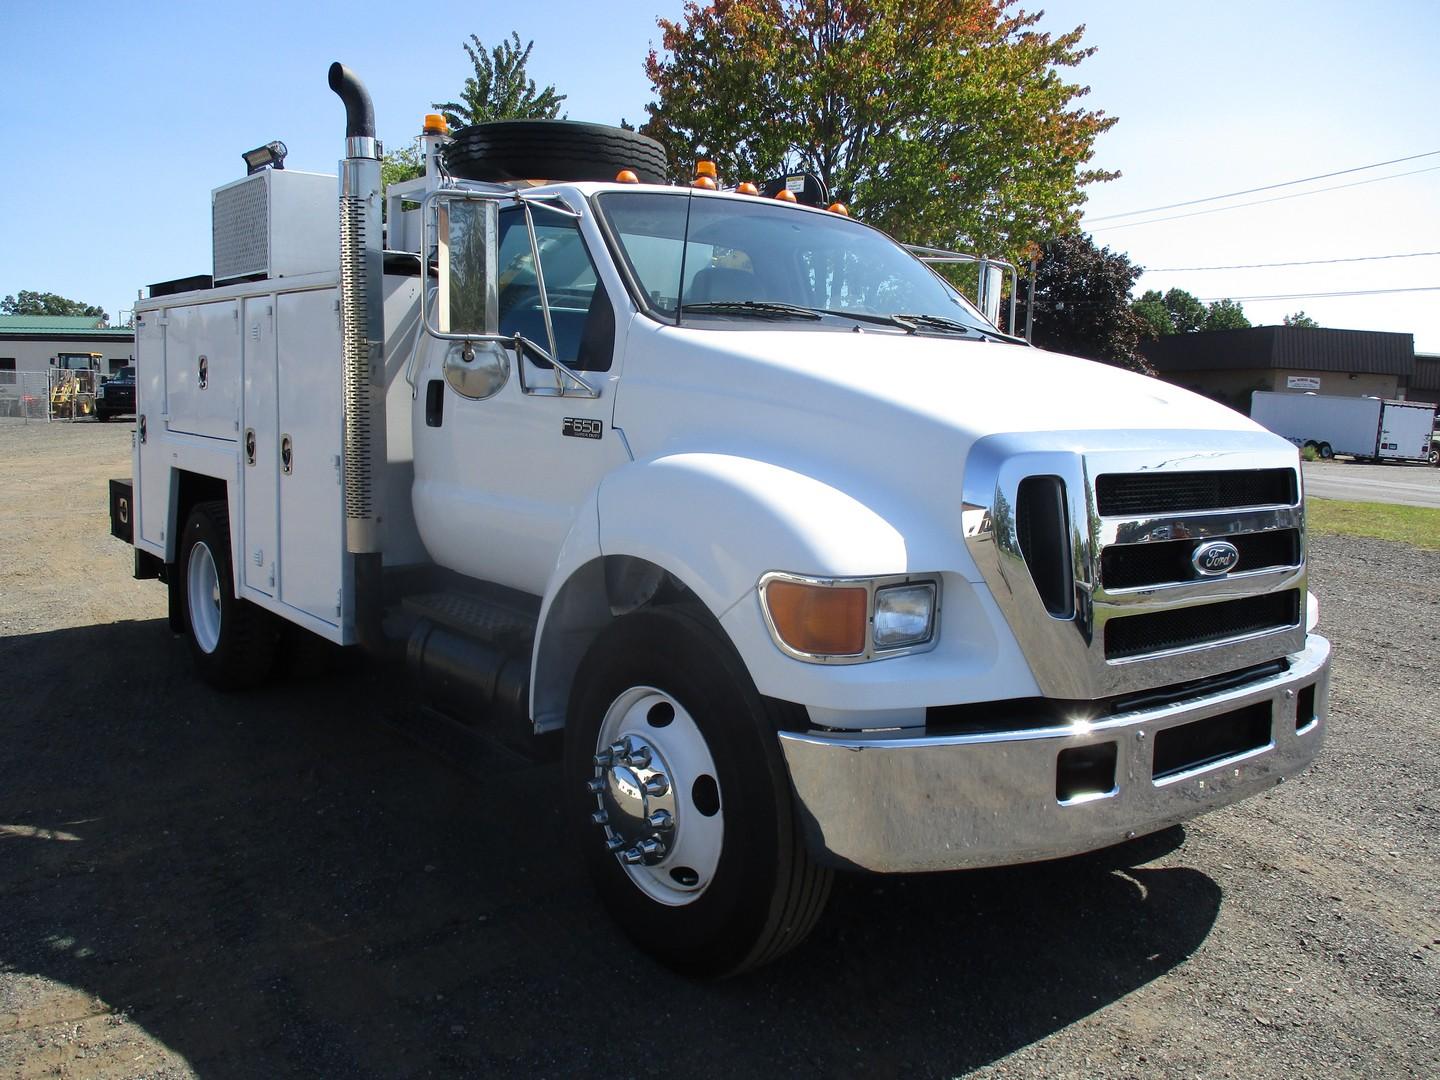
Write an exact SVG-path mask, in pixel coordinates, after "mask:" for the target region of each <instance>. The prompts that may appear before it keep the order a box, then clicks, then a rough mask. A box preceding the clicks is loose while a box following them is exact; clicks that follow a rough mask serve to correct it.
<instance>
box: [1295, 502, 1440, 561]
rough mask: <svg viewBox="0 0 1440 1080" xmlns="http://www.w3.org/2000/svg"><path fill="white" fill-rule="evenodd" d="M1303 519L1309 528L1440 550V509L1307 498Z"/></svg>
mask: <svg viewBox="0 0 1440 1080" xmlns="http://www.w3.org/2000/svg"><path fill="white" fill-rule="evenodd" d="M1305 520H1306V523H1307V524H1308V526H1309V528H1310V531H1311V532H1318V533H1343V534H1345V535H1347V536H1373V537H1374V538H1375V539H1377V540H1398V541H1400V542H1402V543H1406V544H1413V545H1415V546H1416V547H1420V548H1429V549H1430V550H1432V551H1440V510H1435V509H1431V508H1429V507H1424V506H1396V505H1395V504H1393V503H1373V502H1346V501H1342V500H1340V499H1316V498H1307V499H1306V500H1305Z"/></svg>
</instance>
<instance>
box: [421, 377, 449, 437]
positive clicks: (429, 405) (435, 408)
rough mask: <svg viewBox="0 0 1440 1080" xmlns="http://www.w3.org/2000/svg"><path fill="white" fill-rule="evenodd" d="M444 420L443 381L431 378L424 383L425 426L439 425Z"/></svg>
mask: <svg viewBox="0 0 1440 1080" xmlns="http://www.w3.org/2000/svg"><path fill="white" fill-rule="evenodd" d="M444 422H445V383H444V381H443V380H441V379H431V380H430V381H429V382H428V383H426V384H425V426H426V427H439V426H440V425H441V424H442V423H444Z"/></svg>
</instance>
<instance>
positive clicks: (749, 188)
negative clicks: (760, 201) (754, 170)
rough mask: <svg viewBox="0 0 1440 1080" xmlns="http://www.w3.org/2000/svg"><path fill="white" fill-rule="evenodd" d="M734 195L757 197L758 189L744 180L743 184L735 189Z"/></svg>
mask: <svg viewBox="0 0 1440 1080" xmlns="http://www.w3.org/2000/svg"><path fill="white" fill-rule="evenodd" d="M735 193H736V194H737V195H759V194H760V189H759V188H758V187H756V186H755V185H754V184H752V183H751V182H750V181H749V180H746V181H745V182H744V183H742V184H740V185H739V186H737V187H736V188H735Z"/></svg>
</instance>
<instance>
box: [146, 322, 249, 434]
mask: <svg viewBox="0 0 1440 1080" xmlns="http://www.w3.org/2000/svg"><path fill="white" fill-rule="evenodd" d="M164 320H165V321H164V331H165V400H166V422H167V425H168V427H169V429H170V430H171V431H176V432H183V433H184V434H187V435H204V436H207V437H208V438H212V439H236V438H238V437H239V430H240V402H239V400H238V395H239V390H240V378H239V375H240V310H239V306H238V304H237V302H236V301H234V300H222V301H218V302H216V303H212V304H190V305H186V306H184V307H173V308H168V309H167V310H166V311H165V313H164Z"/></svg>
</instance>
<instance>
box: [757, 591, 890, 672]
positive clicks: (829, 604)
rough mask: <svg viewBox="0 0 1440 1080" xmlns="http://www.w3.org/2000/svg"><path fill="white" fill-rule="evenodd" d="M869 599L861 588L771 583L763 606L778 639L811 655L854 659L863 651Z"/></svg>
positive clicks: (796, 649) (795, 649)
mask: <svg viewBox="0 0 1440 1080" xmlns="http://www.w3.org/2000/svg"><path fill="white" fill-rule="evenodd" d="M868 605H869V597H868V594H867V593H866V592H865V590H864V589H860V588H850V587H847V586H843V585H842V586H829V585H810V584H806V583H805V582H800V581H784V580H775V581H771V582H769V583H768V584H766V586H765V606H766V608H767V610H769V612H770V621H771V622H772V623H774V624H775V632H776V633H777V634H779V635H780V640H781V641H783V642H784V643H785V644H786V645H788V646H789V647H790V648H791V649H793V650H794V651H795V652H798V653H808V654H810V655H812V656H855V655H858V654H859V653H862V652H864V651H865V631H866V620H867V619H868V618H869V611H868Z"/></svg>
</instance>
